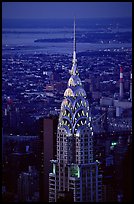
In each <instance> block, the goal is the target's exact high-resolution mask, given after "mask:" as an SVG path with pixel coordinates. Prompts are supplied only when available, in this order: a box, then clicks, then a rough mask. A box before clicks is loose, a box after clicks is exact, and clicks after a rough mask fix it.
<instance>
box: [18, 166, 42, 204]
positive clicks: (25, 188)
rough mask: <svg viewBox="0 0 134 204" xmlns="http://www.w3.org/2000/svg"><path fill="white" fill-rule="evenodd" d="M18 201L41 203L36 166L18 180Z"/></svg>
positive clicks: (22, 174) (30, 167) (31, 167)
mask: <svg viewBox="0 0 134 204" xmlns="http://www.w3.org/2000/svg"><path fill="white" fill-rule="evenodd" d="M18 201H21V202H25V201H27V202H32V201H39V174H38V172H37V170H36V169H35V168H34V166H29V169H28V171H27V172H22V173H21V174H20V175H19V178H18Z"/></svg>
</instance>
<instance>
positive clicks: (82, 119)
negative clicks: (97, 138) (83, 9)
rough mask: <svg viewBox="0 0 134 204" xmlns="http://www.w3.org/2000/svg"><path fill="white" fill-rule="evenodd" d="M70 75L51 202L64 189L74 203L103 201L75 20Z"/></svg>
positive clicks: (54, 164)
mask: <svg viewBox="0 0 134 204" xmlns="http://www.w3.org/2000/svg"><path fill="white" fill-rule="evenodd" d="M70 75H71V76H70V79H69V81H68V87H67V89H66V90H65V92H64V99H63V101H62V104H61V111H60V116H59V122H58V128H57V159H56V160H51V163H52V166H53V170H52V172H51V173H50V174H49V202H57V200H58V198H59V196H60V194H61V192H62V194H66V192H67V193H70V195H71V194H72V199H73V201H74V202H89V201H91V202H99V201H101V199H102V188H101V187H102V175H101V174H100V173H99V162H97V161H94V158H93V130H92V125H91V115H90V108H89V103H88V100H87V97H86V93H85V90H84V89H83V87H82V83H81V80H80V78H79V73H78V69H77V59H76V40H75V22H74V48H73V61H72V69H71V71H70ZM63 192H64V193H63Z"/></svg>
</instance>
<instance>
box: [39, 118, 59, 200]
mask: <svg viewBox="0 0 134 204" xmlns="http://www.w3.org/2000/svg"><path fill="white" fill-rule="evenodd" d="M57 125H58V117H57V116H50V117H46V118H40V119H39V127H40V136H39V137H40V150H39V151H40V152H39V158H40V160H39V174H40V175H39V186H40V201H41V202H48V200H49V198H48V197H49V172H50V171H51V163H50V160H51V159H52V158H54V159H55V158H56V134H57Z"/></svg>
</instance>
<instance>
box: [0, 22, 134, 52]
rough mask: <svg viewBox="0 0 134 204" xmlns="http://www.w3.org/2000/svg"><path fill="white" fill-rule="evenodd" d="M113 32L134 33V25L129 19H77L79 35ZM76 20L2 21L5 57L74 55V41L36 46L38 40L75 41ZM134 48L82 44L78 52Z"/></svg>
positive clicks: (38, 44) (122, 45)
mask: <svg viewBox="0 0 134 204" xmlns="http://www.w3.org/2000/svg"><path fill="white" fill-rule="evenodd" d="M108 29H111V30H112V31H113V32H116V31H118V32H126V31H128V32H132V21H131V19H130V18H125V19H117V18H115V19H76V31H77V34H79V35H81V36H82V35H84V34H85V33H87V32H98V31H100V30H106V31H107V30H108ZM72 37H73V19H65V20H63V19H51V20H50V19H44V20H43V19H41V20H24V19H21V20H16V19H4V20H2V46H3V54H5V53H50V54H51V53H69V54H71V53H72V47H73V40H72V42H69V43H52V42H46V43H35V42H34V41H35V40H37V39H44V38H45V39H48V38H49V39H52V38H72ZM121 47H124V48H125V47H128V48H131V47H132V45H131V43H122V44H119V43H114V44H113V43H111V44H109V43H108V44H107V43H105V44H101V43H80V42H78V41H77V52H82V51H86V50H98V49H105V48H121Z"/></svg>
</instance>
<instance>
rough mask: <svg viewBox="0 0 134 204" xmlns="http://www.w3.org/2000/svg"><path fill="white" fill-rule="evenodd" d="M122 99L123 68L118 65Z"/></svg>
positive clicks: (121, 96) (121, 97)
mask: <svg viewBox="0 0 134 204" xmlns="http://www.w3.org/2000/svg"><path fill="white" fill-rule="evenodd" d="M122 99H123V68H122V67H120V100H122Z"/></svg>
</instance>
